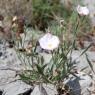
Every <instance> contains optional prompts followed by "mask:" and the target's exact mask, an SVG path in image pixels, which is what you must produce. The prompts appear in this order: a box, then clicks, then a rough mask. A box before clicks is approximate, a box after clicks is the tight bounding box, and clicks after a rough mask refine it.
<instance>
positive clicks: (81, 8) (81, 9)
mask: <svg viewBox="0 0 95 95" xmlns="http://www.w3.org/2000/svg"><path fill="white" fill-rule="evenodd" d="M77 12H78V13H79V14H80V15H88V14H89V9H88V8H87V7H86V6H80V5H78V6H77Z"/></svg>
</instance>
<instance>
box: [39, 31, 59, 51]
mask: <svg viewBox="0 0 95 95" xmlns="http://www.w3.org/2000/svg"><path fill="white" fill-rule="evenodd" d="M59 43H60V40H59V38H58V37H57V36H54V35H52V34H50V33H47V34H45V35H44V36H43V37H42V38H40V39H39V44H40V46H41V48H42V49H46V50H54V49H56V48H57V47H58V46H59Z"/></svg>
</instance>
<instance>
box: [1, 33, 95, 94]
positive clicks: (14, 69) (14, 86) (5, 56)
mask: <svg viewBox="0 0 95 95" xmlns="http://www.w3.org/2000/svg"><path fill="white" fill-rule="evenodd" d="M28 35H29V34H28ZM22 36H23V35H22ZM37 37H39V36H37V35H36V38H37ZM29 38H31V37H29V36H28V37H27V38H26V41H27V40H28V39H29ZM26 43H27V42H26ZM39 50H40V49H38V51H39ZM82 51H83V50H74V51H73V53H72V59H73V61H74V60H75V61H77V64H76V66H77V69H78V71H81V70H82V69H83V68H86V69H85V70H84V71H82V72H79V73H78V74H77V76H78V77H77V78H75V77H73V76H69V79H68V80H66V81H65V83H66V84H68V85H69V86H70V87H71V88H72V91H73V93H74V94H75V95H94V94H93V93H95V92H94V91H95V90H94V84H95V83H94V81H95V74H94V73H93V72H92V70H91V68H90V67H89V64H88V62H87V60H86V56H85V55H82V56H81V57H79V55H80V54H81V52H82ZM41 54H42V55H43V56H44V59H45V62H46V63H47V62H48V60H49V59H50V58H51V55H50V54H47V53H44V52H43V53H41ZM87 55H88V57H89V60H90V61H91V63H92V65H93V69H94V70H95V52H94V51H87ZM68 57H69V55H68ZM78 57H79V58H78ZM25 68H26V65H25V64H24V63H22V62H21V61H20V60H19V58H18V56H17V53H16V52H15V50H14V49H13V48H9V47H7V43H6V44H5V43H4V41H1V42H0V93H1V94H0V95H57V91H56V88H55V87H54V86H53V85H51V84H47V85H46V84H43V85H42V86H39V85H34V86H31V85H28V84H26V83H24V82H23V81H22V80H20V77H19V73H20V72H22V71H23V70H24V69H25ZM27 68H28V69H29V65H27ZM39 88H40V89H39Z"/></svg>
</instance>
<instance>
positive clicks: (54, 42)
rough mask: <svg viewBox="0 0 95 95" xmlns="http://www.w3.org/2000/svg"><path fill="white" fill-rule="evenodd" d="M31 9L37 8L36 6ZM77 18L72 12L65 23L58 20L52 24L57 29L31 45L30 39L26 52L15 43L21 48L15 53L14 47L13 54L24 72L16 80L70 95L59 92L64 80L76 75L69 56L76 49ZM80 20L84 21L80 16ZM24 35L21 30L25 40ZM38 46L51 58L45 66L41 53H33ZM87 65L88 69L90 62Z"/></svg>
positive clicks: (73, 64)
mask: <svg viewBox="0 0 95 95" xmlns="http://www.w3.org/2000/svg"><path fill="white" fill-rule="evenodd" d="M44 2H46V1H44ZM35 7H38V5H37V6H35ZM42 8H43V7H42ZM46 8H48V7H46ZM39 9H40V8H39ZM47 10H48V9H47ZM46 13H47V12H46ZM44 15H46V14H44ZM80 17H81V14H79V13H77V12H75V11H74V12H73V13H72V15H71V17H70V18H69V20H68V22H67V20H66V21H65V19H64V20H61V22H59V24H56V26H57V27H53V28H52V27H49V30H48V32H47V33H46V34H45V35H44V36H43V37H41V38H40V39H38V40H35V44H33V43H34V42H33V41H34V40H33V37H34V36H33V35H32V41H31V43H30V44H29V45H28V48H25V47H24V41H23V40H22V38H20V39H19V40H18V42H17V43H19V44H20V46H22V47H21V48H20V49H19V48H18V47H17V46H16V47H15V49H16V50H17V54H18V57H19V59H20V60H21V62H22V63H24V64H25V66H26V69H25V70H24V71H23V72H22V73H21V74H20V77H21V79H22V80H23V81H24V82H26V83H28V84H31V85H33V84H39V85H41V84H42V83H46V84H47V83H51V84H53V85H55V86H56V88H57V91H58V95H63V94H66V93H68V94H66V95H71V94H70V92H71V90H70V89H69V92H68V91H67V92H64V91H63V90H62V88H63V87H64V80H65V79H67V78H68V77H69V75H70V74H72V75H73V76H75V77H77V76H76V72H77V71H76V70H75V64H77V63H76V61H72V56H71V55H72V52H73V50H75V49H76V40H77V35H78V33H79V32H80V31H79V30H80V23H81V22H79V19H80ZM81 18H85V15H84V14H83V13H82V17H81ZM59 21H60V20H59ZM80 21H81V20H80ZM70 25H71V26H70ZM54 29H55V30H54ZM52 31H54V32H52ZM70 33H71V34H72V38H70V39H69V41H68V39H67V38H66V37H68V36H71V34H70ZM26 34H27V32H26V30H25V32H24V35H25V37H26V36H27V35H26ZM66 34H67V35H66ZM38 46H40V48H41V49H42V51H43V52H47V53H49V55H50V56H51V57H50V59H48V60H49V61H48V62H47V63H46V62H45V59H44V55H42V52H40V51H37V48H38ZM90 46H91V45H90ZM90 46H89V47H90ZM89 47H88V48H89ZM88 48H86V49H85V50H84V51H83V52H82V53H81V55H80V56H82V55H83V54H84V53H85V52H86V51H87V50H88ZM68 55H69V57H68ZM80 56H79V57H80ZM87 60H88V59H87ZM88 62H89V60H88ZM89 64H90V67H91V68H92V65H91V63H90V62H89ZM27 65H29V69H27ZM92 69H93V68H92ZM65 87H66V86H65ZM65 87H64V88H65Z"/></svg>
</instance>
